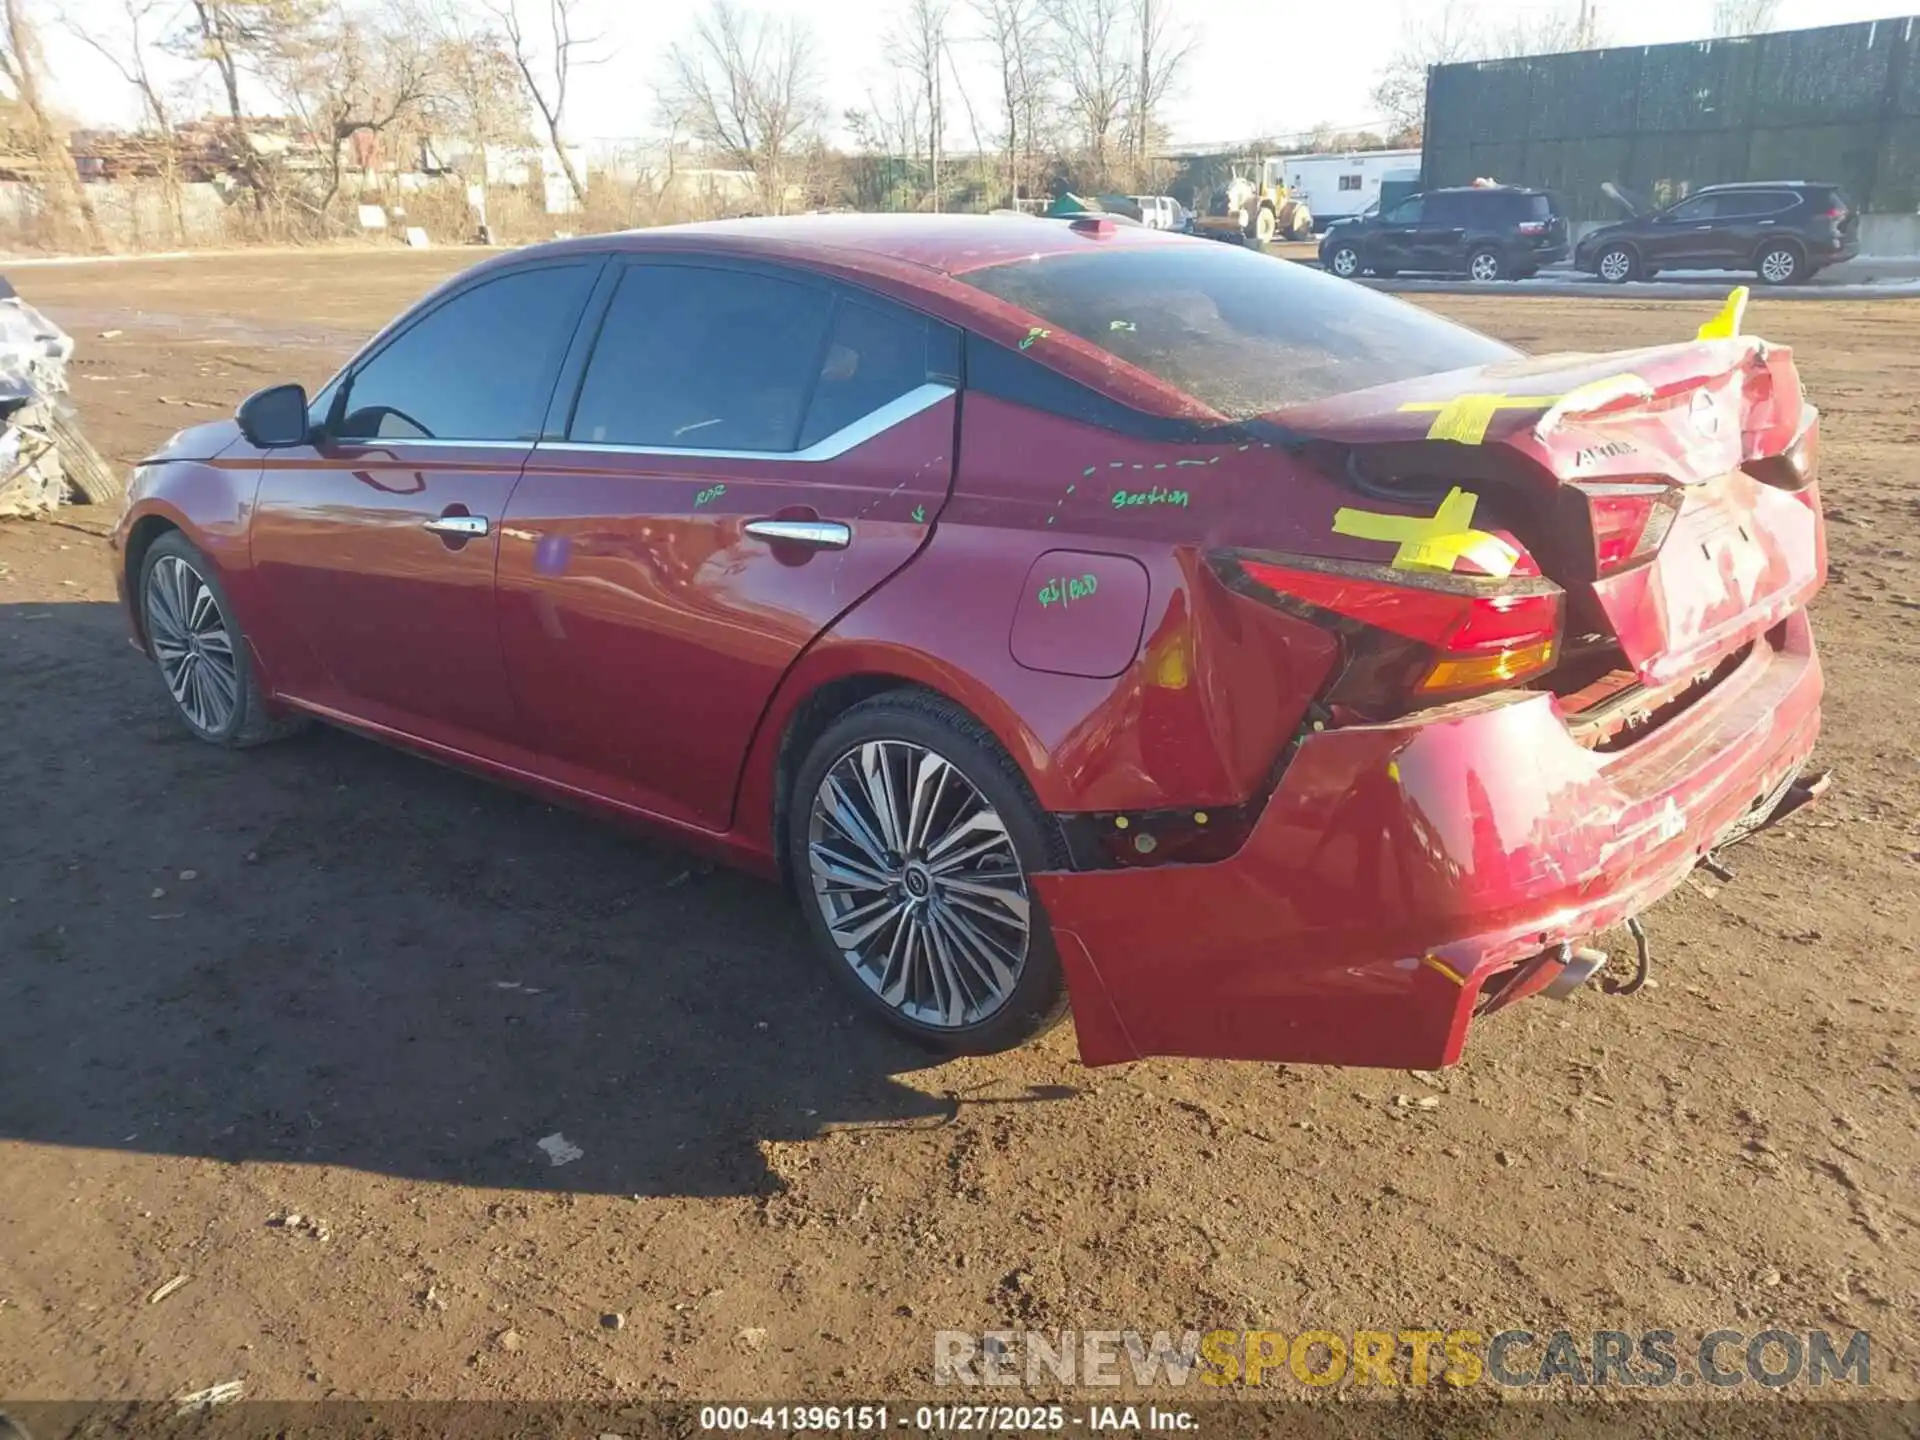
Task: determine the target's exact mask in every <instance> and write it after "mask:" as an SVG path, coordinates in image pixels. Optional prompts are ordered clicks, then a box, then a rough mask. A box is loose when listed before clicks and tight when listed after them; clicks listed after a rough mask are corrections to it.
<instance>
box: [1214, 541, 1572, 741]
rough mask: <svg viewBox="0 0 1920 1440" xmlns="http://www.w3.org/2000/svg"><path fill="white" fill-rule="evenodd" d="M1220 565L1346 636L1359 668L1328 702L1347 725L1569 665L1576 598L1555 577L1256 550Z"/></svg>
mask: <svg viewBox="0 0 1920 1440" xmlns="http://www.w3.org/2000/svg"><path fill="white" fill-rule="evenodd" d="M1215 565H1216V568H1217V569H1218V570H1219V572H1220V573H1221V575H1222V577H1223V578H1224V579H1225V580H1226V581H1227V583H1228V584H1229V585H1231V586H1233V587H1234V588H1235V589H1237V590H1239V591H1240V592H1241V593H1242V594H1248V595H1251V596H1252V597H1253V598H1255V599H1259V600H1261V601H1263V602H1265V603H1268V604H1272V605H1275V606H1277V607H1279V608H1280V609H1283V610H1286V611H1288V612H1289V613H1293V614H1298V615H1300V616H1302V617H1303V618H1306V619H1310V620H1314V621H1316V622H1317V623H1320V624H1323V625H1328V626H1330V627H1331V628H1333V629H1334V630H1336V631H1337V632H1338V633H1339V634H1340V635H1341V636H1342V638H1343V640H1344V641H1345V642H1346V648H1347V656H1346V661H1347V663H1346V665H1345V666H1344V667H1343V669H1342V671H1341V674H1340V677H1339V679H1338V680H1336V681H1335V683H1334V686H1333V688H1332V689H1331V690H1330V691H1329V692H1328V693H1327V695H1326V696H1325V697H1324V703H1325V704H1326V706H1327V707H1328V709H1329V710H1330V711H1332V712H1333V713H1334V714H1335V716H1336V718H1340V717H1341V716H1342V714H1343V713H1345V714H1350V715H1352V716H1353V717H1355V718H1358V719H1362V720H1367V719H1382V718H1387V717H1390V716H1393V715H1398V714H1404V713H1406V712H1407V711H1408V710H1411V709H1420V708H1423V707H1425V706H1428V705H1437V704H1441V703H1443V702H1446V701H1451V700H1464V699H1469V698H1471V697H1472V696H1475V695H1485V694H1489V693H1491V692H1493V691H1496V690H1505V689H1510V688H1512V687H1514V686H1517V685H1520V684H1523V683H1525V682H1526V681H1528V680H1531V679H1534V678H1536V677H1538V676H1540V675H1544V674H1545V673H1546V672H1547V671H1549V670H1551V669H1552V668H1553V666H1554V663H1555V661H1556V660H1557V659H1558V658H1559V654H1560V632H1561V626H1562V623H1563V609H1564V601H1565V596H1564V594H1563V593H1562V591H1561V590H1560V588H1559V587H1558V586H1557V585H1554V584H1553V583H1552V582H1550V581H1547V580H1544V579H1539V578H1534V577H1528V578H1524V579H1517V580H1516V579H1508V580H1505V581H1499V582H1493V583H1491V584H1489V583H1488V582H1485V581H1476V580H1473V579H1470V578H1469V577H1466V576H1457V575H1439V574H1424V573H1421V572H1419V571H1411V570H1391V569H1387V568H1385V567H1382V566H1372V565H1359V564H1349V563H1345V562H1331V561H1310V562H1305V563H1301V562H1297V561H1291V560H1288V559H1283V558H1281V557H1277V556H1276V557H1267V556H1259V555H1249V554H1246V553H1244V552H1233V553H1231V554H1229V555H1226V556H1217V557H1215Z"/></svg>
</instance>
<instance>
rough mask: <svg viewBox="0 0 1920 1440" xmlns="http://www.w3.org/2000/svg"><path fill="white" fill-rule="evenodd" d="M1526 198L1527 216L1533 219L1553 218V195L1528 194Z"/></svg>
mask: <svg viewBox="0 0 1920 1440" xmlns="http://www.w3.org/2000/svg"><path fill="white" fill-rule="evenodd" d="M1526 198H1527V215H1528V217H1529V218H1531V219H1534V220H1551V219H1552V218H1553V196H1551V195H1529V196H1527V197H1526Z"/></svg>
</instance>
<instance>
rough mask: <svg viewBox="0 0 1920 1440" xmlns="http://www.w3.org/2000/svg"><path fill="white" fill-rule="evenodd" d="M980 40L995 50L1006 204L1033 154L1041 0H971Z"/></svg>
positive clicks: (1016, 194) (1040, 86)
mask: <svg viewBox="0 0 1920 1440" xmlns="http://www.w3.org/2000/svg"><path fill="white" fill-rule="evenodd" d="M973 10H974V13H975V14H976V15H977V16H979V18H980V26H981V30H982V32H983V38H984V39H985V40H986V42H987V43H988V44H989V45H991V46H992V47H993V56H994V66H995V69H996V70H997V71H998V73H999V78H1000V120H1001V124H1002V125H1003V126H1004V127H1005V128H1004V130H1003V132H1002V134H1003V137H1004V139H1005V145H1006V149H1005V154H1006V159H1007V203H1008V204H1009V205H1012V204H1015V203H1016V202H1017V201H1018V200H1019V198H1020V178H1021V165H1020V162H1021V160H1022V158H1023V157H1029V156H1031V155H1032V153H1033V134H1032V130H1031V127H1030V125H1029V121H1030V120H1031V118H1032V116H1033V113H1034V109H1035V105H1036V103H1037V102H1038V101H1040V100H1041V99H1042V98H1043V92H1044V88H1045V82H1044V79H1043V71H1042V61H1041V55H1040V48H1041V47H1040V39H1041V33H1040V22H1041V14H1040V0H973Z"/></svg>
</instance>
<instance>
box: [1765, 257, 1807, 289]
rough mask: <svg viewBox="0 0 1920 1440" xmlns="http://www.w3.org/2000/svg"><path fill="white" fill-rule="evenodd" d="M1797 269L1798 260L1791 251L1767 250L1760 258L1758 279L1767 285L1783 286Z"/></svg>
mask: <svg viewBox="0 0 1920 1440" xmlns="http://www.w3.org/2000/svg"><path fill="white" fill-rule="evenodd" d="M1798 267H1799V259H1798V257H1796V256H1795V255H1794V253H1793V252H1792V251H1791V250H1769V251H1768V252H1767V253H1766V254H1765V255H1763V256H1761V257H1760V278H1761V279H1763V280H1765V281H1766V282H1767V283H1768V284H1769V285H1784V284H1786V283H1787V282H1788V281H1789V280H1791V279H1793V272H1794V271H1795V270H1796V269H1797V268H1798Z"/></svg>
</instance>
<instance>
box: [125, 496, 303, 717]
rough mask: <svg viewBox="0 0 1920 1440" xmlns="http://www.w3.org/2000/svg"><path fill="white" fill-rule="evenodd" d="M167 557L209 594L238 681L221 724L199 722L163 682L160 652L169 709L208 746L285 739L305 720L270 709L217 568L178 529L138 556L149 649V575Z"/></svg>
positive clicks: (151, 601)
mask: <svg viewBox="0 0 1920 1440" xmlns="http://www.w3.org/2000/svg"><path fill="white" fill-rule="evenodd" d="M169 558H171V559H174V560H178V561H180V562H181V563H183V564H185V565H186V566H187V567H188V568H189V569H190V570H191V571H192V572H193V574H194V575H195V576H197V577H198V578H199V580H200V582H201V583H202V584H204V585H205V586H206V587H207V589H208V590H209V591H210V592H212V595H213V600H214V603H215V604H216V605H217V606H218V607H219V612H220V613H219V619H220V621H221V623H222V625H223V627H224V629H225V631H226V634H227V638H228V641H229V643H230V645H231V648H232V652H233V669H234V676H235V680H236V682H237V686H236V688H237V698H236V700H235V703H234V705H233V707H232V713H231V714H230V715H229V716H228V717H227V718H226V720H225V722H224V723H222V724H220V725H217V726H212V727H209V726H206V725H202V724H200V723H199V722H198V721H197V720H195V719H194V717H193V716H192V715H190V714H188V713H187V710H186V708H185V706H183V705H182V704H181V702H180V701H179V700H178V699H176V698H175V696H174V694H173V690H172V687H171V686H170V685H169V684H168V683H167V678H166V671H165V670H164V669H162V668H161V665H160V661H159V658H158V656H156V657H155V659H154V668H155V669H156V670H157V671H158V672H159V674H160V685H161V689H162V690H164V691H165V692H166V694H167V701H168V705H169V708H171V709H172V711H173V713H174V716H175V717H176V718H177V719H178V720H179V721H180V723H181V724H182V725H183V726H185V727H186V730H187V733H188V734H190V735H192V736H193V737H194V738H195V739H197V740H204V741H206V742H207V743H208V744H209V745H221V746H224V747H226V748H227V749H229V750H244V749H247V748H249V747H250V746H254V745H265V744H266V743H267V742H269V741H271V740H284V739H286V738H287V737H288V736H289V735H294V734H297V733H298V732H299V731H301V730H304V729H305V728H306V727H307V724H308V721H307V718H306V717H305V716H301V715H289V716H285V717H277V716H275V715H273V714H272V713H271V712H270V711H269V710H268V708H267V703H266V698H265V697H264V696H263V695H262V694H261V693H260V685H259V682H258V680H257V679H256V678H255V675H254V670H253V651H252V649H251V648H250V647H249V646H248V644H247V637H246V634H245V632H244V631H242V630H241V628H240V621H239V618H238V616H236V615H235V613H234V609H233V602H232V601H231V600H229V599H228V598H227V591H226V587H225V586H224V585H222V584H221V583H220V575H219V572H218V571H217V570H216V569H215V568H214V566H213V565H212V563H211V562H210V561H208V559H207V557H206V556H205V555H203V554H201V553H200V551H199V550H198V549H197V548H196V547H195V546H194V545H193V544H192V543H191V542H189V541H188V539H187V537H186V536H184V535H182V534H181V533H180V532H179V531H178V530H169V531H168V532H167V533H166V534H164V535H162V536H160V537H159V538H158V539H157V540H155V541H154V542H153V544H151V545H149V546H148V547H147V553H146V554H145V555H144V556H142V557H141V560H140V588H139V590H138V591H137V592H136V593H137V594H138V596H139V601H140V628H141V630H142V631H143V632H144V633H145V634H146V635H147V637H148V649H149V650H152V649H154V648H155V647H154V645H153V633H154V632H153V627H154V620H153V609H152V607H153V605H154V603H155V600H154V590H153V585H154V581H153V574H154V570H155V568H156V567H157V566H158V565H159V564H160V562H161V561H162V560H165V559H169Z"/></svg>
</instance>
